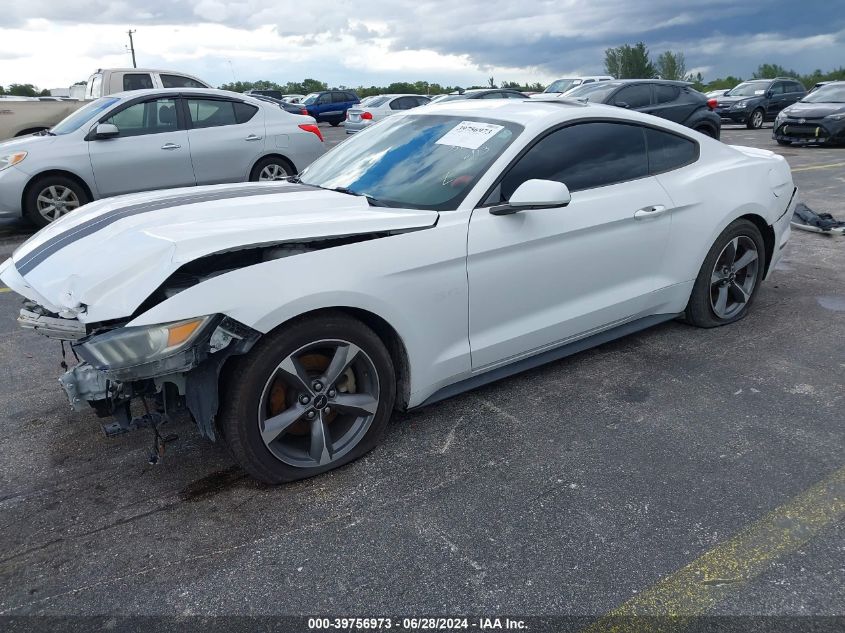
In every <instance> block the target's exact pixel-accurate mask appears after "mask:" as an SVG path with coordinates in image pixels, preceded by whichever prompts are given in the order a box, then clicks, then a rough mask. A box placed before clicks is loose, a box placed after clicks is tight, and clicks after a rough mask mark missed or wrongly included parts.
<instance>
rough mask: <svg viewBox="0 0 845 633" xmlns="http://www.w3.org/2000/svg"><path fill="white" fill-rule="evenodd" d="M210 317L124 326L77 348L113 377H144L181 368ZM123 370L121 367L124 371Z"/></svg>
mask: <svg viewBox="0 0 845 633" xmlns="http://www.w3.org/2000/svg"><path fill="white" fill-rule="evenodd" d="M210 320H211V316H203V317H198V318H195V319H186V320H184V321H175V322H173V323H162V324H160V325H149V326H140V327H122V328H117V329H115V330H111V331H110V332H106V333H104V334H98V335H95V336H92V337H90V338H88V339H87V340H85V341H82V342H80V343H79V344H78V345H77V346H76V349H77V351H78V352H79V355H80V356H82V357H83V358H84V359H85V360H86V361H88V362H89V363H90V364H91V365H93V366H94V367H96V368H97V369H100V370H102V371H105V372H107V373H109V374H111V375H112V376H113V377H114V378H118V379H125V378H127V377H131V378H141V377H149V376H155V375H160V374H164V373H170V372H174V371H180V370H181V369H183V368H184V366H185V365H189V364H190V363H191V362H192V360H193V355H192V354H191V355H188V356H186V354H185V352H186V351H188V350H192V349H193V347H194V346H193V343H194V342H195V341H196V340H197V338H198V337H199V336H200V334H201V333H202V332H204V331H205V330H206V326H207V325H208V323H209V321H210ZM121 370H122V371H121Z"/></svg>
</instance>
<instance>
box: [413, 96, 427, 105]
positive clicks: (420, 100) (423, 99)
mask: <svg viewBox="0 0 845 633" xmlns="http://www.w3.org/2000/svg"><path fill="white" fill-rule="evenodd" d="M415 99H416V101H417V105H418V106H424V105H426V104H427V103H431V99H427V98H426V97H415Z"/></svg>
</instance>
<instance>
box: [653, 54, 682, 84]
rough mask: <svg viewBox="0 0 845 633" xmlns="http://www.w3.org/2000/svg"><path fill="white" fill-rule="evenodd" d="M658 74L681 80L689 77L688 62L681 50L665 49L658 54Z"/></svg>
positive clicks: (662, 77) (664, 77)
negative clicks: (676, 51) (675, 51)
mask: <svg viewBox="0 0 845 633" xmlns="http://www.w3.org/2000/svg"><path fill="white" fill-rule="evenodd" d="M656 65H657V74H658V75H660V77H661V79H672V80H674V81H680V80H683V79H686V78H687V62H686V58H685V57H684V54H683V53H681V52H678V53H673V52H672V51H665V52H663V53H660V55H658V56H657V64H656Z"/></svg>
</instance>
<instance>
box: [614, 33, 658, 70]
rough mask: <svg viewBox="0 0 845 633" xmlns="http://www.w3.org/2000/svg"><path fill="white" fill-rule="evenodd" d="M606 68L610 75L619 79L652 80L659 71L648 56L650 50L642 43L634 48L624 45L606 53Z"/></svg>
mask: <svg viewBox="0 0 845 633" xmlns="http://www.w3.org/2000/svg"><path fill="white" fill-rule="evenodd" d="M604 68H605V70H606V71H607V74H608V75H613V76H614V77H616V78H617V79H651V78H653V77H654V76H655V75H656V74H657V69H656V68H655V67H654V64H653V63H652V62H651V58H650V57H649V55H648V48H646V45H645V44H644V43H642V42H637V43H636V44H635V45H634V46H631V45H630V44H623V45H622V46H617V47H616V48H608V49H606V50H605V51H604Z"/></svg>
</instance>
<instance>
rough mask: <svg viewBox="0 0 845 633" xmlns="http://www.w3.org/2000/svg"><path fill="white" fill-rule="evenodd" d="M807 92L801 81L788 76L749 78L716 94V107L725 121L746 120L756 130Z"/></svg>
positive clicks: (737, 121) (741, 121) (738, 121)
mask: <svg viewBox="0 0 845 633" xmlns="http://www.w3.org/2000/svg"><path fill="white" fill-rule="evenodd" d="M806 94H807V89H806V88H804V86H803V84H801V82H800V81H798V80H797V79H793V78H791V77H777V78H775V79H752V80H751V81H743V82H742V83H741V84H739V85H738V86H737V87H736V88H731V89H730V90H728V91H727V92H726V93H725V94H723V95H722V96H721V97H718V98H717V99H716V109H715V111H716V114H718V115H719V116H720V117H721V118H722V121H724V122H725V123H745V126H746V127H747V128H748V129H750V130H759V129H760V128H761V127H763V121H774V120H775V118H777V115H778V114H779V113H780V111H781V110H783V109H784V108H786V107H787V106H791V105H792V104H793V103H795V102H796V101H800V100H801V99H802V98H803V97H804V96H805V95H806Z"/></svg>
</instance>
